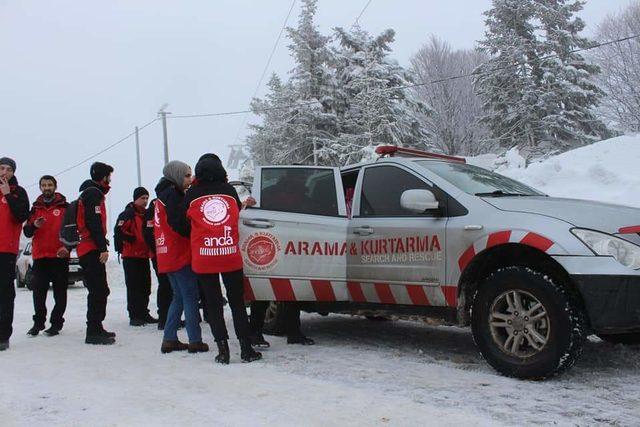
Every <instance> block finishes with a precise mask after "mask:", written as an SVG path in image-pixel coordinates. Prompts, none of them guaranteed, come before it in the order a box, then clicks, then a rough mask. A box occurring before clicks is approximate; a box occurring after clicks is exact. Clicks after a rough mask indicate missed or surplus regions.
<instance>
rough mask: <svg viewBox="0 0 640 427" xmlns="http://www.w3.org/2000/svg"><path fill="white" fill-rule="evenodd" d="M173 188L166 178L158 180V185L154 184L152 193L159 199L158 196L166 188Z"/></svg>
mask: <svg viewBox="0 0 640 427" xmlns="http://www.w3.org/2000/svg"><path fill="white" fill-rule="evenodd" d="M171 187H175V185H174V184H173V182H171V181H169V180H168V179H167V178H164V177H162V178H160V181H158V184H156V188H155V189H154V191H155V192H156V197H160V194H161V193H162V192H163V191H165V190H166V189H167V188H171Z"/></svg>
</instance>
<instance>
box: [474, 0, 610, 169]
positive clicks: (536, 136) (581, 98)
mask: <svg viewBox="0 0 640 427" xmlns="http://www.w3.org/2000/svg"><path fill="white" fill-rule="evenodd" d="M582 6H583V2H582V1H580V0H493V7H492V8H491V9H490V10H489V11H487V12H485V15H486V16H487V19H486V21H485V22H486V25H487V31H486V33H485V39H484V40H482V41H481V42H480V44H479V49H480V50H481V51H483V52H486V53H488V54H489V55H491V56H492V58H491V59H490V60H489V61H488V62H487V63H486V64H485V65H482V66H480V67H479V68H478V69H477V73H478V75H477V76H476V78H475V87H476V91H477V93H478V95H479V96H480V97H481V98H482V100H483V102H484V109H485V112H486V115H485V117H484V120H485V121H486V123H487V124H488V125H489V127H490V130H491V133H492V136H493V138H495V139H496V141H497V142H498V143H499V144H500V145H501V146H502V147H503V148H505V149H510V148H512V147H515V146H517V147H519V149H520V150H521V152H522V153H524V154H525V156H527V157H529V158H531V157H542V156H546V155H549V154H551V153H554V152H562V151H566V150H568V149H571V148H574V147H577V146H580V145H584V144H588V143H590V142H594V141H597V140H599V139H602V138H603V137H605V136H607V135H608V134H609V133H608V131H607V129H606V126H605V125H604V124H603V123H602V122H601V121H600V120H598V119H597V117H596V116H595V115H594V113H593V110H594V107H595V106H596V105H597V104H598V101H599V99H600V97H601V96H602V92H601V91H600V90H599V89H598V88H597V86H595V85H594V84H593V82H592V80H593V76H594V75H595V74H596V73H597V72H598V68H597V67H595V66H593V65H590V64H589V63H587V61H585V59H584V57H583V56H582V55H580V54H578V53H576V52H573V51H574V50H575V49H578V48H584V47H587V46H588V45H589V41H588V40H587V39H585V38H583V37H580V36H579V32H580V31H582V30H583V29H584V22H583V21H582V20H581V19H580V18H578V17H576V16H575V14H576V13H577V12H578V11H580V10H581V9H582Z"/></svg>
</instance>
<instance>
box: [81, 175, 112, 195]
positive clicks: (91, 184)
mask: <svg viewBox="0 0 640 427" xmlns="http://www.w3.org/2000/svg"><path fill="white" fill-rule="evenodd" d="M88 188H97V189H98V190H100V192H101V193H102V194H107V193H108V192H109V188H105V187H103V186H102V185H100V184H98V183H97V182H95V181H93V180H91V179H88V180H86V181H85V182H83V183H82V185H80V192H83V191H84V190H86V189H88Z"/></svg>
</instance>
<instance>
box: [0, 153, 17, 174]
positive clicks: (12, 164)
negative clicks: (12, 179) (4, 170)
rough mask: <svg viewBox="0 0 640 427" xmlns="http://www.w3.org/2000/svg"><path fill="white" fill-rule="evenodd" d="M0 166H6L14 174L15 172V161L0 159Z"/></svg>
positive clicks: (7, 158) (6, 158)
mask: <svg viewBox="0 0 640 427" xmlns="http://www.w3.org/2000/svg"><path fill="white" fill-rule="evenodd" d="M0 165H7V166H9V167H11V169H13V171H14V172H15V171H16V161H15V160H13V159H11V158H9V157H2V158H0Z"/></svg>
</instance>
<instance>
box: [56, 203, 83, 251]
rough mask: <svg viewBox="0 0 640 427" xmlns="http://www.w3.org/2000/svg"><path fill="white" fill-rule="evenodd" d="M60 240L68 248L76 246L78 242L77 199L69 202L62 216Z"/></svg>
mask: <svg viewBox="0 0 640 427" xmlns="http://www.w3.org/2000/svg"><path fill="white" fill-rule="evenodd" d="M60 242H61V243H62V244H63V245H64V246H65V247H67V248H70V249H73V248H76V247H77V246H78V244H80V234H79V233H78V200H74V201H73V202H71V203H69V206H68V207H67V210H66V211H65V213H64V216H63V217H62V227H60Z"/></svg>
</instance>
